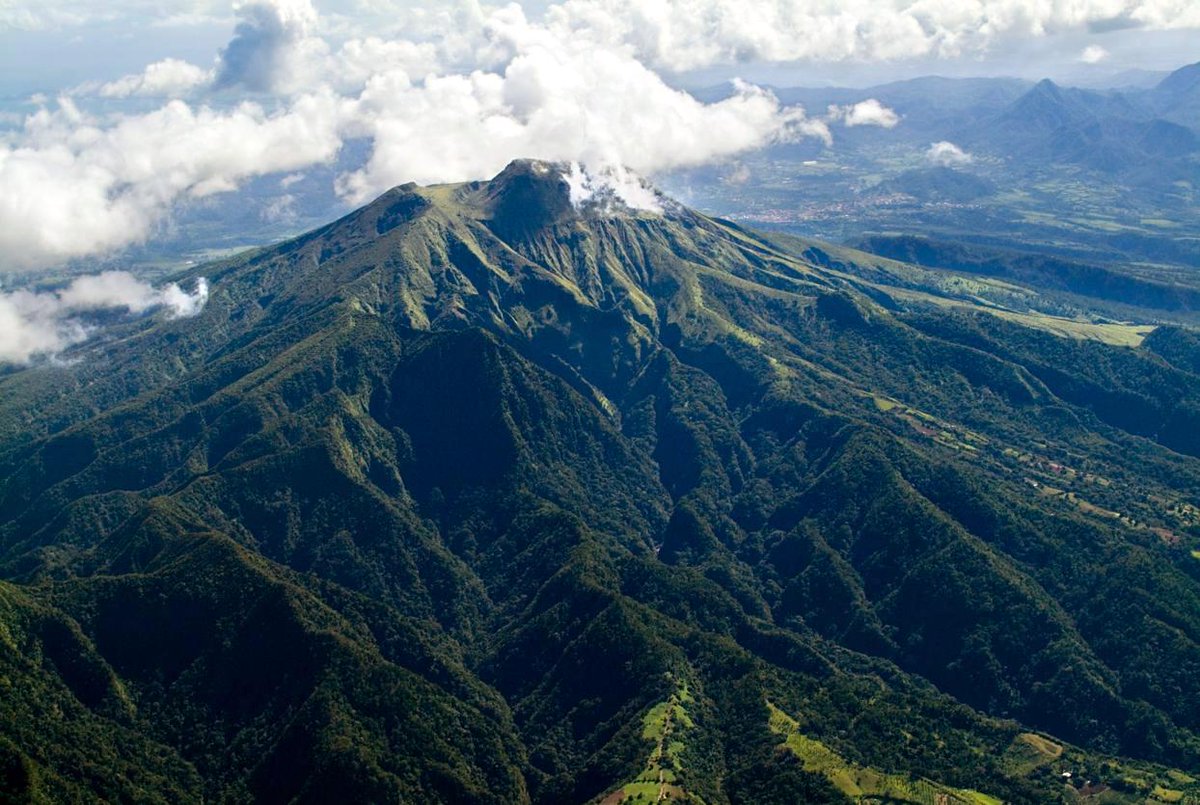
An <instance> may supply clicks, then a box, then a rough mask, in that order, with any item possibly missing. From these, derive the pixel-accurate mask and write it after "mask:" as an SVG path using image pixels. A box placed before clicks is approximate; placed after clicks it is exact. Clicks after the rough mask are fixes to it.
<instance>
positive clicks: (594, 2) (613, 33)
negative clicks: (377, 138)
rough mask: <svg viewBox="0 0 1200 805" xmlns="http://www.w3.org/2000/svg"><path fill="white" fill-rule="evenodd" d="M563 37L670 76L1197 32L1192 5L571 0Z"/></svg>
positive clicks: (1152, 0)
mask: <svg viewBox="0 0 1200 805" xmlns="http://www.w3.org/2000/svg"><path fill="white" fill-rule="evenodd" d="M547 17H548V19H549V20H550V22H551V24H552V25H553V26H554V27H556V28H557V29H558V30H560V31H561V32H562V35H563V36H567V35H570V36H573V37H574V38H576V39H587V40H592V41H600V42H606V43H608V44H620V45H625V46H629V47H631V48H633V50H634V52H635V53H636V54H637V55H638V57H639V58H641V59H642V60H643V61H646V62H647V63H649V64H652V65H654V66H658V67H662V68H665V69H668V70H675V71H681V70H691V69H696V68H700V67H706V66H710V65H713V64H736V63H740V62H749V61H768V62H787V61H798V60H813V61H844V60H849V59H859V60H869V61H879V60H883V61H887V60H893V59H908V58H918V57H926V56H937V57H947V58H949V57H956V56H961V55H970V54H980V53H983V52H986V51H987V50H988V48H989V47H991V46H992V45H993V44H994V43H995V42H996V41H997V40H1003V39H1015V38H1017V37H1030V36H1033V37H1041V36H1046V35H1049V34H1053V33H1057V32H1063V31H1069V30H1078V29H1081V28H1084V27H1085V26H1087V25H1089V24H1100V23H1105V22H1114V21H1121V20H1129V21H1132V22H1133V23H1135V24H1139V25H1143V26H1146V27H1150V28H1160V29H1162V28H1193V27H1200V3H1196V2H1194V0H965V1H959V0H884V1H882V2H881V1H880V0H842V2H836V3H833V2H829V0H565V2H563V3H561V4H558V5H555V6H552V7H551V8H550V9H549V11H548V13H547Z"/></svg>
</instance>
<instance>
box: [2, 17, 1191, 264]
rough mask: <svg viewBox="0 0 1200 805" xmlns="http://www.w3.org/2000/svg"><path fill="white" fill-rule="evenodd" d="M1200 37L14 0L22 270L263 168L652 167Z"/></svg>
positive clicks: (275, 173)
mask: <svg viewBox="0 0 1200 805" xmlns="http://www.w3.org/2000/svg"><path fill="white" fill-rule="evenodd" d="M1197 29H1200V2H1197V0H542V1H541V2H533V1H532V0H530V1H529V2H525V3H522V4H518V3H511V4H507V5H503V4H489V3H485V2H478V0H461V1H460V2H419V1H418V0H240V2H233V3H230V2H227V0H184V1H182V2H169V1H168V2H161V1H157V0H156V2H150V0H109V2H105V3H97V2H94V0H38V2H31V1H30V0H0V278H2V277H3V276H4V274H5V273H12V272H18V271H20V272H25V273H28V272H30V271H40V270H48V269H51V268H54V267H56V266H62V265H64V264H66V263H69V262H71V261H77V260H80V259H85V258H89V257H95V256H98V255H113V254H117V255H119V254H120V253H121V250H123V249H126V248H128V247H130V246H132V245H136V244H138V243H141V242H143V241H145V240H146V239H147V238H150V237H152V236H153V235H154V233H155V232H156V231H157V229H158V228H160V227H162V226H163V225H164V221H167V220H168V219H169V218H170V215H171V212H172V210H173V209H175V208H176V207H177V206H178V205H179V204H181V203H184V202H188V201H195V200H204V199H215V200H217V201H218V202H219V200H220V199H221V198H222V197H228V195H229V194H232V193H235V192H236V191H237V190H238V189H239V188H242V187H244V186H245V185H246V183H248V182H250V181H254V180H262V179H263V177H278V181H279V183H280V189H281V192H283V191H286V190H287V189H288V188H289V187H292V185H293V184H295V183H296V182H298V181H299V180H300V178H302V177H304V176H305V175H306V174H307V173H308V172H311V171H315V170H317V169H318V168H325V169H327V170H328V169H330V167H331V166H337V167H336V169H334V170H333V171H332V174H331V178H330V179H329V182H330V183H331V187H330V188H329V189H330V190H331V191H332V192H334V193H336V194H337V196H338V197H339V198H340V199H341V200H342V201H343V202H344V203H346V204H360V203H364V202H366V201H369V200H370V199H371V198H373V197H375V196H376V195H378V194H379V193H381V192H383V191H384V190H386V189H387V188H388V187H391V186H393V185H396V184H400V183H403V182H406V181H417V182H420V183H434V182H445V181H462V180H468V179H479V178H487V177H489V176H491V175H494V174H495V173H497V172H498V171H499V170H500V169H501V168H502V167H503V166H504V165H505V164H506V163H507V162H508V161H510V160H511V159H513V158H517V157H538V158H545V159H551V160H559V161H564V162H572V163H575V162H577V163H583V164H586V165H589V166H592V168H593V169H594V170H595V171H596V174H595V175H596V176H608V177H613V176H624V174H623V173H622V171H624V170H625V169H626V168H628V169H631V170H632V171H634V172H636V173H638V174H643V175H650V176H653V175H654V174H655V173H658V172H663V171H669V170H673V169H676V168H683V167H691V166H696V165H704V164H709V163H719V162H721V161H724V160H729V159H732V158H735V157H736V156H737V155H738V154H743V153H745V152H747V151H752V150H755V149H759V148H763V147H766V146H768V145H771V144H773V143H778V142H785V141H794V140H798V139H802V138H817V139H820V140H822V141H824V142H826V143H831V142H834V141H836V138H837V137H838V133H839V131H841V130H842V129H843V128H844V127H848V126H879V127H883V128H889V127H891V126H894V125H896V122H897V120H896V117H895V115H894V114H893V113H892V112H891V110H888V109H887V108H886V107H883V106H881V105H880V104H878V103H877V102H874V101H867V102H864V103H862V104H858V105H857V106H853V107H846V108H840V109H833V108H831V109H828V110H804V109H801V108H799V107H785V106H783V105H782V104H780V102H779V101H778V100H777V99H776V97H775V95H774V94H773V92H772V91H771V87H780V86H805V85H807V86H813V85H824V84H831V83H833V84H844V85H850V86H869V85H871V84H873V83H879V82H883V81H886V80H894V79H897V78H906V77H914V76H917V75H927V74H940V75H952V76H964V75H1016V76H1021V77H1026V78H1041V77H1045V76H1050V77H1053V78H1056V79H1059V80H1063V81H1067V82H1069V83H1077V84H1092V85H1096V84H1103V83H1105V82H1106V81H1111V80H1114V79H1113V76H1115V75H1119V74H1123V73H1124V72H1125V71H1129V70H1169V69H1173V68H1175V67H1178V66H1180V65H1182V64H1185V63H1189V62H1192V61H1196V60H1197V59H1198V58H1200V53H1197V52H1195V51H1196V50H1197V49H1196V48H1195V47H1194V44H1193V43H1194V41H1195V37H1196V33H1197ZM715 84H730V85H731V86H732V87H733V92H732V94H730V95H729V96H728V97H725V98H724V99H722V100H720V101H717V102H712V103H703V102H701V101H698V100H697V99H696V98H695V97H693V96H692V95H690V94H688V93H687V92H686V91H684V90H686V89H687V88H699V87H706V86H712V85H715ZM708 97H711V96H708ZM350 143H358V144H360V145H362V146H363V147H362V148H361V149H360V150H361V153H363V154H364V157H363V159H362V160H361V161H360V162H359V163H357V164H351V165H343V164H342V162H343V161H344V159H342V161H339V159H341V158H343V157H344V155H345V154H347V153H349V152H350V151H351V149H349V148H348V144H350ZM355 153H358V151H355ZM285 195H286V194H285Z"/></svg>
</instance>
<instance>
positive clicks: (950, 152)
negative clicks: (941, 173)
mask: <svg viewBox="0 0 1200 805" xmlns="http://www.w3.org/2000/svg"><path fill="white" fill-rule="evenodd" d="M925 158H926V159H927V160H929V161H930V162H931V163H933V164H934V165H940V166H941V167H943V168H953V167H956V166H959V165H969V164H971V163H972V162H974V161H975V158H974V157H973V156H971V155H970V154H968V153H967V152H966V151H964V150H962V149H961V148H959V147H958V146H957V145H955V144H954V143H952V142H947V141H946V140H942V141H941V142H937V143H933V144H932V145H930V146H929V150H928V151H926V152H925Z"/></svg>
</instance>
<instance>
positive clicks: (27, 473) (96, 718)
mask: <svg viewBox="0 0 1200 805" xmlns="http://www.w3.org/2000/svg"><path fill="white" fill-rule="evenodd" d="M573 183H574V184H573ZM587 187H588V188H590V193H583V192H581V189H580V185H579V184H578V172H577V170H572V169H569V168H567V167H566V166H558V165H552V164H547V163H539V162H518V163H514V164H513V165H511V166H510V167H509V168H508V169H506V170H505V171H504V172H503V173H502V174H500V175H499V176H498V177H496V178H495V179H493V180H492V181H490V182H478V183H470V184H465V185H454V186H438V187H429V188H420V187H416V186H412V185H406V186H404V187H400V188H396V189H395V190H393V191H390V192H389V193H387V194H385V195H384V196H383V197H381V198H380V199H379V200H378V201H376V202H375V203H373V204H371V205H369V206H368V207H365V208H364V209H362V210H359V211H357V212H355V213H353V214H351V215H350V216H348V217H346V218H344V219H342V220H340V221H338V222H335V223H333V224H330V225H329V226H327V227H324V228H323V229H320V230H317V231H315V232H313V233H310V234H309V235H306V236H304V237H301V238H298V239H296V240H294V241H291V242H288V243H285V244H282V245H280V246H278V247H275V248H271V249H265V250H261V251H258V252H255V253H250V254H246V255H242V256H239V257H237V258H234V259H232V260H229V261H226V262H224V263H219V264H214V265H209V266H204V267H202V268H198V269H196V271H195V272H194V273H193V274H192V275H190V276H189V277H183V278H181V281H183V282H187V281H188V280H189V279H190V278H192V277H196V276H200V275H204V276H206V277H208V279H209V280H210V282H211V283H212V288H213V293H212V297H211V300H210V302H209V305H208V306H207V307H206V309H205V310H204V312H203V313H202V315H201V316H199V317H197V318H195V319H191V320H187V321H157V320H152V319H151V320H148V319H132V320H129V321H127V322H125V323H123V324H121V325H119V326H117V327H115V328H114V329H112V330H110V331H109V332H108V333H107V335H106V337H105V339H104V340H102V341H99V342H95V343H91V344H88V345H85V346H83V347H80V348H79V349H77V350H76V351H75V352H74V353H73V354H72V355H71V356H69V357H71V358H72V359H73V360H72V361H69V362H60V363H58V364H56V365H53V366H50V365H47V366H38V367H31V368H28V369H25V370H22V371H18V372H15V373H12V374H10V375H8V376H7V377H5V378H3V379H0V428H2V430H0V570H2V572H3V575H4V577H5V578H6V579H7V580H8V583H7V584H6V586H4V587H3V588H2V589H0V594H3V596H4V598H3V599H2V600H3V601H5V602H8V603H6V604H5V606H6V609H5V610H4V620H3V621H2V622H0V624H2V625H3V626H4V628H5V630H6V631H5V632H3V634H5V635H7V636H11V639H5V640H4V641H3V644H4V648H3V650H4V651H5V652H7V653H6V654H5V655H4V657H3V662H4V663H5V665H4V666H3V667H5V668H12V669H13V670H12V671H11V672H8V671H6V672H5V673H6V674H9V676H6V677H5V678H10V677H11V678H13V679H18V680H22V682H21V684H22V685H26V686H28V688H27V689H29V690H33V691H45V693H44V694H39V695H38V696H37V697H36V698H32V699H30V698H27V697H25V696H23V695H18V696H17V697H15V698H14V699H13V702H12V704H11V705H6V706H7V707H10V708H11V709H10V710H9V712H10V713H11V714H12V715H11V718H8V719H6V720H5V722H4V725H3V726H2V727H0V739H2V741H3V743H0V747H3V748H4V752H5V754H4V757H5V763H6V769H9V771H7V772H6V777H5V781H6V782H5V785H7V786H8V790H9V791H11V792H13V796H14V797H15V796H18V795H20V796H25V797H29V798H36V797H37V796H49V797H58V796H60V792H63V791H70V792H72V795H73V796H77V797H79V798H81V799H85V800H87V799H97V800H102V799H113V798H121V799H124V800H127V801H162V800H171V801H199V800H200V799H201V798H204V799H209V800H211V799H222V800H228V801H248V800H265V801H281V802H284V801H311V802H318V801H327V800H328V799H329V797H330V796H331V794H330V792H333V791H338V792H339V795H341V796H348V797H349V798H351V799H357V800H364V801H365V800H392V801H396V800H398V801H413V800H420V801H447V802H525V801H531V802H539V803H542V802H545V803H558V802H563V803H567V802H586V801H592V800H597V801H599V800H605V801H618V800H620V799H621V798H622V797H626V796H629V797H632V796H636V795H637V794H638V793H642V794H645V793H647V792H650V793H653V794H654V795H655V796H659V795H662V794H664V793H670V794H671V796H672V797H673V798H676V799H679V798H690V799H691V800H692V801H703V802H708V803H723V802H744V801H758V802H769V801H780V802H786V801H797V800H798V799H803V800H805V801H830V802H836V801H846V798H847V797H859V796H870V795H871V794H870V793H869V791H873V790H875V789H870V788H869V786H868V789H863V788H862V786H858V787H857V788H851V787H848V786H847V785H845V779H846V778H845V775H844V774H843V773H842V772H838V773H832V772H831V771H830V770H831V769H853V770H857V771H855V772H854V773H855V774H857V775H858V777H859V778H860V779H862V780H865V777H864V775H867V776H869V775H875V778H874V779H876V780H883V781H886V782H887V785H886V788H887V790H888V791H890V792H892V793H891V794H889V796H894V797H895V796H901V798H903V797H909V800H908V801H913V802H921V801H925V800H923V799H922V798H921V797H924V796H925V795H926V794H928V796H930V797H932V796H935V795H936V796H939V797H950V798H952V799H951V801H953V798H958V799H960V800H963V801H971V798H972V797H975V794H973V793H971V792H984V794H987V795H990V796H993V797H997V798H1000V799H1004V800H1008V801H1014V802H1045V801H1053V800H1055V799H1057V798H1061V797H1064V796H1068V795H1071V796H1074V794H1071V793H1070V792H1067V791H1065V790H1064V787H1063V783H1062V778H1061V776H1060V774H1059V771H1060V770H1058V769H1057V767H1056V765H1055V763H1054V762H1052V760H1047V759H1046V758H1044V757H1041V756H1034V757H1032V758H1031V757H1029V751H1028V750H1029V747H1036V746H1041V747H1046V746H1053V747H1057V751H1058V753H1059V754H1058V755H1052V757H1055V758H1056V757H1059V756H1061V757H1064V758H1070V762H1071V763H1072V765H1073V766H1074V767H1075V768H1076V769H1077V770H1083V769H1087V770H1090V778H1091V779H1093V780H1094V781H1096V782H1097V784H1103V785H1107V786H1110V787H1111V790H1112V793H1111V796H1113V797H1116V798H1117V801H1131V802H1132V801H1140V800H1138V799H1137V797H1138V796H1139V795H1140V796H1141V797H1142V799H1143V800H1144V799H1145V796H1146V795H1148V794H1149V792H1150V791H1152V790H1153V788H1154V786H1155V785H1162V786H1166V787H1167V788H1171V790H1178V791H1179V792H1180V796H1183V794H1184V793H1187V792H1186V791H1185V790H1184V789H1185V787H1186V786H1187V785H1191V783H1185V782H1181V781H1185V780H1190V779H1191V778H1189V777H1187V775H1186V774H1183V772H1179V771H1173V772H1170V773H1168V770H1167V769H1166V768H1165V767H1164V766H1160V765H1155V764H1168V765H1172V766H1177V767H1180V768H1182V769H1184V770H1186V771H1191V772H1196V771H1200V721H1197V713H1200V702H1198V701H1197V700H1196V693H1195V690H1194V686H1192V685H1190V684H1189V681H1188V680H1189V679H1190V678H1192V675H1194V673H1195V671H1196V669H1197V668H1198V667H1200V615H1198V614H1197V613H1200V586H1198V585H1200V562H1197V561H1196V560H1195V558H1194V556H1193V553H1192V552H1193V551H1194V550H1196V549H1197V548H1200V514H1198V513H1197V510H1196V509H1195V508H1194V505H1193V503H1192V501H1194V500H1195V499H1196V496H1197V493H1200V462H1198V461H1197V459H1196V458H1194V457H1193V456H1195V455H1197V454H1198V453H1200V446H1197V445H1195V444H1193V442H1192V441H1189V436H1188V434H1191V433H1194V432H1195V428H1194V424H1195V421H1196V420H1195V414H1194V412H1195V411H1200V376H1197V375H1196V373H1195V368H1194V367H1195V365H1198V364H1200V353H1197V352H1196V346H1195V342H1194V339H1190V340H1189V338H1188V337H1185V336H1178V335H1176V336H1172V335H1171V334H1170V333H1169V332H1167V331H1164V332H1165V334H1163V335H1158V334H1156V335H1155V336H1152V337H1151V338H1150V339H1148V340H1147V343H1146V346H1145V347H1144V348H1142V347H1137V348H1132V347H1117V346H1112V345H1110V344H1108V343H1104V342H1103V341H1100V340H1087V339H1084V338H1073V337H1067V336H1064V335H1063V333H1064V332H1071V333H1072V334H1076V335H1078V334H1079V333H1085V334H1086V333H1087V332H1089V331H1088V330H1087V329H1086V328H1085V327H1083V326H1082V325H1080V330H1079V331H1078V333H1076V332H1075V331H1071V330H1068V329H1067V323H1064V322H1059V323H1058V324H1056V325H1054V326H1053V327H1052V326H1048V325H1046V324H1045V323H1044V322H1042V321H1041V320H1039V319H1038V317H1037V316H1034V315H1033V314H1029V315H1026V316H1025V317H1024V318H1022V317H1021V316H1016V315H1015V314H1014V313H1013V312H1012V311H1011V310H1006V309H1003V308H1001V307H999V306H997V305H995V304H986V303H984V301H983V300H975V301H972V298H971V297H970V295H969V294H964V295H959V296H955V297H951V296H949V295H948V294H945V293H943V292H941V291H937V289H931V288H928V287H922V286H920V285H919V284H918V283H915V282H914V281H913V280H912V277H913V276H916V275H915V274H911V273H910V274H905V275H903V276H904V277H905V279H903V281H901V274H899V273H889V272H888V271H886V270H884V268H883V267H880V266H872V265H865V264H864V265H858V264H850V263H847V262H845V261H844V260H841V259H839V258H838V257H837V255H836V254H834V253H832V252H830V251H826V250H822V249H821V248H819V247H817V246H815V245H812V244H800V243H799V242H792V241H788V240H786V239H778V238H777V239H774V240H767V239H765V238H763V237H761V236H759V235H757V234H755V233H752V232H748V231H746V230H743V229H741V228H739V227H737V226H735V225H733V224H730V223H728V222H723V221H719V220H716V219H711V218H707V217H705V216H702V215H699V214H697V213H694V212H692V211H689V210H687V209H684V208H682V207H680V206H679V205H677V204H675V203H674V202H671V201H670V200H668V199H665V198H662V197H661V196H653V195H652V194H651V191H649V190H648V189H646V188H641V189H640V192H639V193H637V194H634V197H635V198H640V199H642V203H643V206H645V207H648V209H634V208H631V207H630V206H629V205H628V204H627V203H625V202H624V201H623V200H622V198H623V196H622V195H621V193H622V190H621V188H620V187H619V186H614V185H611V184H610V185H607V186H606V185H605V184H604V181H603V177H599V178H597V177H593V181H592V182H591V184H590V185H588V186H587ZM935 291H936V292H935ZM951 303H952V304H951ZM1021 322H1024V323H1021ZM1027 325H1033V326H1027ZM1105 332H1107V331H1105ZM1109 340H1111V339H1109ZM48 635H49V636H48ZM56 635H57V636H56ZM64 635H65V636H64ZM56 641H57V642H56ZM41 657H45V658H47V659H45V660H43V659H40V658H41ZM25 680H27V681H25ZM45 702H54V703H59V704H58V705H57V706H58V707H59V708H60V710H61V712H62V713H63V717H62V719H61V720H60V721H58V722H55V723H53V724H43V723H42V720H41V718H40V717H39V715H38V709H37V708H39V707H45V706H47V705H46V704H45ZM1032 730H1038V731H1040V732H1042V733H1048V734H1050V735H1053V736H1056V738H1055V740H1054V741H1051V740H1050V738H1048V737H1040V736H1038V735H1033V733H1032V732H1031V731H1032ZM81 736H89V737H91V739H92V740H95V741H96V742H97V743H98V745H100V746H102V747H104V749H105V753H106V754H105V755H104V758H105V759H104V760H103V762H102V763H101V764H100V767H96V766H86V767H84V768H83V769H82V770H79V769H78V768H77V758H78V757H79V756H80V755H79V751H80V750H79V749H78V748H77V747H78V746H79V745H80V741H81V740H83V739H82V738H81ZM123 736H130V737H129V738H128V739H126V738H125V737H123ZM781 736H782V737H781ZM1030 736H1032V737H1030ZM781 741H782V742H783V744H784V746H785V748H786V747H791V749H789V750H787V751H783V750H781V749H780V748H779V747H780V745H781ZM1031 741H1032V743H1031ZM1071 744H1075V746H1072V745H1071ZM818 746H819V747H821V749H820V750H819V751H818V750H817V749H815V748H814V747H818ZM788 752H791V754H788ZM1116 755H1120V756H1123V757H1124V759H1117V757H1116ZM1017 756H1019V757H1020V758H1021V762H1016V761H1015V760H1014V757H1017ZM1102 764H1103V765H1102ZM130 765H134V766H137V767H138V768H139V769H142V770H144V772H143V774H142V775H141V776H139V777H137V778H136V779H135V778H131V777H130V776H129V775H127V774H122V771H121V770H122V769H124V768H127V767H129V766H130ZM839 774H841V775H842V776H839ZM1172 774H1173V775H1174V776H1171V775H1172ZM1081 779H1087V778H1084V777H1083V776H1082V774H1081ZM114 780H119V781H121V782H120V785H125V786H126V787H125V788H124V789H121V790H119V791H118V790H117V789H115V788H113V786H116V785H118V783H117V782H114ZM904 780H911V781H912V782H913V785H912V786H911V790H910V789H909V788H905V786H904V785H901V782H897V781H904ZM864 784H865V783H864ZM856 785H857V784H856ZM880 785H883V784H882V783H880ZM1172 787H1173V788H1172ZM902 789H903V790H902ZM881 790H882V789H881ZM1164 790H1165V789H1164ZM855 791H858V793H854V792H855ZM904 791H908V793H904ZM922 792H924V793H922ZM931 792H932V793H931ZM1139 792H1140V793H1139ZM979 796H981V797H982V796H983V794H980V795H979ZM772 798H774V799H772ZM1122 798H1124V799H1122ZM975 801H992V800H987V799H982V800H979V799H976V800H975Z"/></svg>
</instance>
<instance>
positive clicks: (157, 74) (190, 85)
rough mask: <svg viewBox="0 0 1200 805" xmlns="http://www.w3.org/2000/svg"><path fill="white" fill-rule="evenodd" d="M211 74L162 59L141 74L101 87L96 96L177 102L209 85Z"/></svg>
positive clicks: (181, 63) (173, 60) (176, 61)
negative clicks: (161, 98) (166, 99)
mask: <svg viewBox="0 0 1200 805" xmlns="http://www.w3.org/2000/svg"><path fill="white" fill-rule="evenodd" d="M212 78H213V76H212V73H211V71H209V70H204V69H202V68H200V67H197V66H196V65H194V64H191V63H189V62H185V61H182V60H180V59H163V60H162V61H157V62H154V63H153V64H151V65H148V66H147V67H146V69H145V70H143V71H142V72H140V73H135V74H133V75H127V76H123V77H122V78H118V79H117V80H116V81H111V82H109V83H107V84H104V85H102V86H101V87H100V89H99V94H100V95H101V96H103V97H105V98H129V97H132V96H135V95H136V96H145V97H165V98H180V97H183V96H184V95H187V94H188V93H190V92H191V91H192V90H194V89H196V88H197V87H200V86H203V85H204V84H207V83H209V82H210V81H212Z"/></svg>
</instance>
